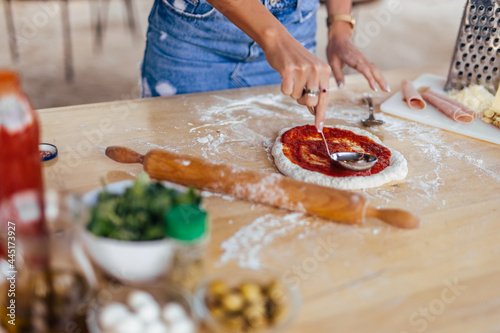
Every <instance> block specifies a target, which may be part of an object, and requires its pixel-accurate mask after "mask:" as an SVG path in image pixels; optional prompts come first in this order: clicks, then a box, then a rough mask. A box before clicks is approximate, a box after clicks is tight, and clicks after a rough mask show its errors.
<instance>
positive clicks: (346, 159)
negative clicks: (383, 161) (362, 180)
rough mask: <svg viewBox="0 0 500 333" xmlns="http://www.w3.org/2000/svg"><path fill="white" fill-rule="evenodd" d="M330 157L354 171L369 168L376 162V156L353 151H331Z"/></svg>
mask: <svg viewBox="0 0 500 333" xmlns="http://www.w3.org/2000/svg"><path fill="white" fill-rule="evenodd" d="M330 157H331V158H332V160H334V161H337V162H339V164H340V165H342V166H343V167H344V168H346V169H349V170H355V171H363V170H367V169H370V168H371V167H372V166H374V165H375V163H377V156H373V155H370V154H366V153H357V152H353V151H350V152H338V153H333V154H331V155H330Z"/></svg>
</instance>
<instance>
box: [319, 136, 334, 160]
mask: <svg viewBox="0 0 500 333" xmlns="http://www.w3.org/2000/svg"><path fill="white" fill-rule="evenodd" d="M319 134H321V137H322V138H323V142H324V143H325V147H326V152H327V153H328V157H329V158H332V155H331V154H330V149H328V143H327V142H326V139H325V135H324V134H323V131H321V132H319Z"/></svg>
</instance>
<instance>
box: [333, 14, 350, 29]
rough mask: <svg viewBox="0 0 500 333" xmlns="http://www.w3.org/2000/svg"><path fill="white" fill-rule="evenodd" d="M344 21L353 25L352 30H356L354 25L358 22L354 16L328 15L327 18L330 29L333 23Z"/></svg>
mask: <svg viewBox="0 0 500 333" xmlns="http://www.w3.org/2000/svg"><path fill="white" fill-rule="evenodd" d="M336 21H343V22H347V23H349V24H350V25H351V27H352V29H354V25H355V24H356V20H355V19H354V15H352V14H335V15H328V17H327V18H326V26H327V27H329V26H330V25H331V24H332V23H333V22H336Z"/></svg>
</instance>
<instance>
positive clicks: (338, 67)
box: [330, 57, 344, 89]
mask: <svg viewBox="0 0 500 333" xmlns="http://www.w3.org/2000/svg"><path fill="white" fill-rule="evenodd" d="M330 65H331V67H332V72H333V77H334V78H335V82H336V83H337V86H338V87H339V89H342V88H343V87H344V73H342V67H344V62H343V61H342V60H340V58H337V57H335V58H334V59H333V60H332V62H331V64H330Z"/></svg>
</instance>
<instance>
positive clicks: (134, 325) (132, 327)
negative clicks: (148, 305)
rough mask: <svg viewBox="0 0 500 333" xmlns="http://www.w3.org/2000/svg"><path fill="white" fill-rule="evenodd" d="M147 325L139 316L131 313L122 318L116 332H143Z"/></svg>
mask: <svg viewBox="0 0 500 333" xmlns="http://www.w3.org/2000/svg"><path fill="white" fill-rule="evenodd" d="M144 329H145V325H144V323H143V322H142V320H140V319H139V318H138V317H137V316H134V315H131V316H129V317H128V318H127V319H125V320H122V321H121V322H120V323H119V324H118V325H117V326H116V327H115V329H114V332H116V333H143V332H144Z"/></svg>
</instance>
